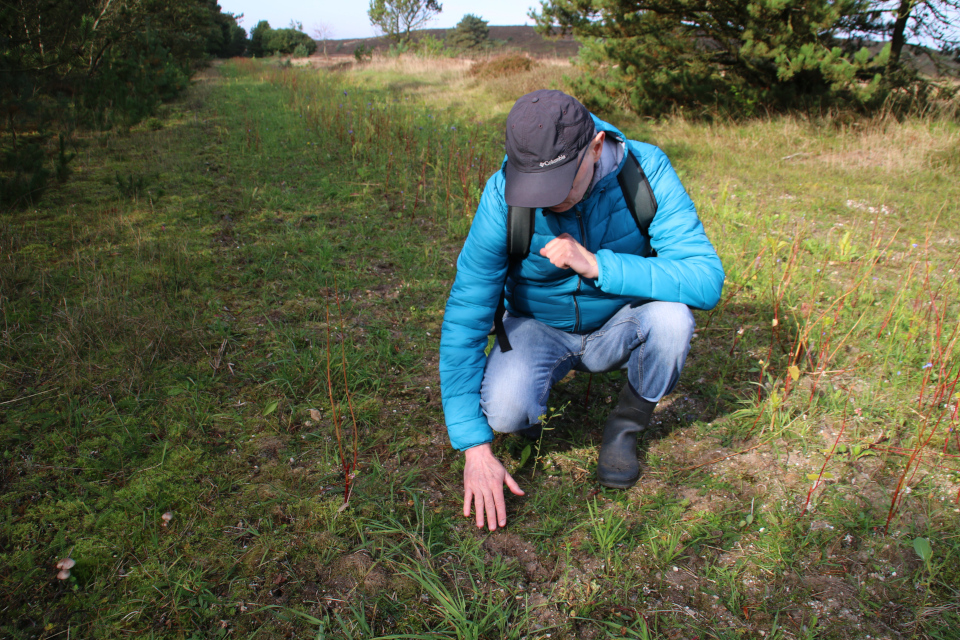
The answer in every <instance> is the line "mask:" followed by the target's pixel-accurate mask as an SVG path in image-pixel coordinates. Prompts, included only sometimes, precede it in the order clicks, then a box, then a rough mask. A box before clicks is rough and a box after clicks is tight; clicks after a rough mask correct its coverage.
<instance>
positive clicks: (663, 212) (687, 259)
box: [596, 141, 724, 309]
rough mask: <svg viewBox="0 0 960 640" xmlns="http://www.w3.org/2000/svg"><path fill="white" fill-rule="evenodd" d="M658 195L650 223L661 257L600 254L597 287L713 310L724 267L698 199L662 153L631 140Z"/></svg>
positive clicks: (655, 194) (652, 240) (601, 252)
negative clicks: (696, 204) (702, 219)
mask: <svg viewBox="0 0 960 640" xmlns="http://www.w3.org/2000/svg"><path fill="white" fill-rule="evenodd" d="M629 144H630V149H631V151H633V153H634V155H635V156H636V157H637V159H638V160H640V163H641V166H642V167H643V170H644V172H645V173H646V174H647V179H648V180H649V181H650V186H651V187H652V189H653V194H654V197H655V198H656V199H657V214H656V216H654V218H653V221H652V222H651V223H650V244H651V245H652V246H653V248H654V249H656V251H657V256H656V257H651V258H645V257H642V256H636V255H631V254H625V253H614V252H612V251H610V250H608V249H601V250H600V251H598V252H597V254H596V255H597V265H598V268H599V272H600V274H599V276H598V277H597V286H598V287H599V288H600V289H601V290H603V291H606V292H608V293H611V294H614V295H620V296H627V297H631V298H641V299H649V300H663V301H666V302H682V303H684V304H687V305H689V306H691V307H694V308H697V309H712V308H713V307H714V306H716V304H717V302H719V300H720V291H721V289H722V288H723V278H724V274H723V266H722V265H721V264H720V258H719V257H718V256H717V252H716V250H715V249H714V248H713V245H712V244H711V243H710V240H709V239H707V236H706V234H705V233H704V231H703V225H702V224H701V223H700V219H699V218H698V217H697V211H696V208H695V207H694V204H693V201H692V200H691V199H690V196H688V195H687V192H686V190H685V189H684V188H683V185H682V184H681V183H680V178H679V177H678V176H677V173H676V172H675V171H674V170H673V167H672V166H671V165H670V161H669V160H668V159H667V156H666V154H664V153H663V152H662V151H661V150H660V149H658V148H657V147H654V146H652V145H648V144H643V143H638V142H634V141H630V142H629Z"/></svg>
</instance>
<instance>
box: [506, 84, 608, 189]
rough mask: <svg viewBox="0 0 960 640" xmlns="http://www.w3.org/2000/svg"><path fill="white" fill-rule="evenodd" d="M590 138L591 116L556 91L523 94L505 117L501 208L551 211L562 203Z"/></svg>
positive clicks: (583, 108)
mask: <svg viewBox="0 0 960 640" xmlns="http://www.w3.org/2000/svg"><path fill="white" fill-rule="evenodd" d="M593 136H594V126H593V118H591V117H590V112H589V111H587V108H586V107H584V106H583V105H582V104H580V102H579V101H578V100H577V99H576V98H574V97H572V96H568V95H567V94H565V93H563V92H562V91H552V90H549V89H539V90H537V91H534V92H532V93H528V94H527V95H525V96H523V97H522V98H520V99H519V100H517V102H516V103H515V104H514V105H513V108H512V109H511V110H510V114H509V115H508V116H507V140H506V148H507V176H506V177H507V180H506V193H505V196H506V199H507V204H508V205H510V206H514V207H552V206H554V205H557V204H560V203H561V202H563V200H564V198H566V197H567V194H568V193H570V188H571V187H572V186H573V179H574V178H575V177H576V175H577V169H579V167H580V163H579V162H577V157H578V156H579V155H580V152H581V151H583V150H584V149H585V148H586V147H587V145H588V144H589V143H590V140H591V139H592V138H593Z"/></svg>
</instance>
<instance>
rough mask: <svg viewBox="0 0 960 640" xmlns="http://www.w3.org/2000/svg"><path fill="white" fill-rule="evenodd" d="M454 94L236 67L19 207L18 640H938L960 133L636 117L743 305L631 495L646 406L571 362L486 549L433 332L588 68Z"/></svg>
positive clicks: (0, 597) (712, 331)
mask: <svg viewBox="0 0 960 640" xmlns="http://www.w3.org/2000/svg"><path fill="white" fill-rule="evenodd" d="M465 70H466V64H465V63H462V62H458V61H454V60H449V61H448V60H442V61H438V62H434V61H431V62H430V64H427V63H425V62H424V61H422V60H409V61H408V60H404V59H398V60H381V61H374V62H372V63H370V64H369V65H364V66H363V67H361V68H358V69H357V70H355V71H351V72H336V73H333V72H323V71H321V72H317V71H310V70H297V69H290V68H288V69H279V68H277V67H276V66H271V65H269V64H267V63H264V62H261V61H252V60H240V61H236V62H231V63H229V64H226V65H223V66H221V67H217V68H216V69H213V70H210V71H208V72H207V73H206V75H205V76H204V77H203V81H202V82H198V83H196V84H194V85H193V86H192V87H191V88H190V90H189V92H188V93H187V94H186V97H185V98H182V99H180V101H179V102H177V103H176V106H175V108H174V109H172V110H170V111H169V112H166V113H164V114H162V122H160V124H161V125H162V126H154V125H152V124H148V123H144V124H142V125H139V126H135V127H133V128H132V129H131V130H130V132H129V135H125V136H118V135H115V134H111V133H104V134H98V135H94V134H89V133H86V134H83V135H81V136H79V138H80V139H79V141H78V145H79V146H78V148H77V156H76V158H75V159H74V160H73V161H72V162H71V164H70V166H71V169H73V170H74V171H75V177H74V178H73V179H72V180H70V181H69V182H67V183H66V185H64V186H59V187H55V188H54V187H51V188H50V190H49V192H48V194H47V197H46V198H45V200H44V201H43V202H42V203H41V204H40V205H38V206H36V207H32V208H30V209H28V210H24V211H19V212H15V213H12V214H10V215H8V216H5V217H3V218H0V252H2V253H0V255H2V256H3V257H4V259H3V260H2V261H0V313H2V316H3V318H2V322H3V324H2V325H0V363H2V366H0V450H2V454H0V513H2V514H3V517H2V518H0V610H2V611H3V615H2V616H0V635H3V636H4V637H11V638H18V639H19V638H40V637H54V636H58V635H59V636H66V635H67V633H69V634H70V635H71V637H81V636H82V637H103V638H119V637H127V636H130V635H142V636H146V635H150V634H152V635H154V636H160V637H191V636H198V637H203V636H218V635H221V636H234V637H250V636H254V637H283V636H294V637H300V636H309V637H316V636H318V635H319V636H320V637H331V638H376V637H398V636H406V637H421V638H433V637H465V638H469V637H474V638H486V637H508V638H510V637H515V638H522V637H527V638H546V637H547V635H548V634H549V635H550V637H552V638H603V637H630V638H690V637H695V636H697V637H701V638H704V637H709V638H735V637H736V638H755V639H759V638H761V637H765V638H782V639H788V638H818V639H823V640H831V639H836V640H841V639H846V638H851V637H866V636H867V635H869V636H871V637H873V638H878V637H885V638H890V639H891V640H892V639H901V638H952V637H953V636H954V635H955V629H956V625H957V624H958V622H960V610H958V608H957V604H956V603H957V598H958V592H957V586H956V585H957V584H960V572H958V567H960V563H958V562H957V561H956V560H957V558H958V557H960V538H958V535H957V534H958V527H957V515H956V514H957V511H956V510H957V509H958V508H960V505H958V504H957V501H958V499H960V464H958V460H960V441H958V439H957V433H958V427H960V425H958V404H960V396H958V391H960V389H957V386H956V385H957V380H958V375H960V361H958V358H957V351H956V349H957V347H958V344H957V342H958V335H960V333H958V332H960V325H958V324H957V318H958V316H960V307H958V305H960V271H958V269H960V264H958V259H957V250H956V247H957V242H958V241H960V238H958V236H957V231H956V230H957V229H958V228H960V209H958V205H957V203H958V202H960V187H958V185H957V183H956V180H955V179H954V173H955V170H954V169H955V166H956V162H955V158H956V156H957V154H956V149H957V148H958V141H960V128H958V127H957V125H956V124H954V123H952V122H950V121H947V120H937V119H933V118H928V119H912V120H906V121H903V122H898V121H896V120H895V119H893V118H889V117H878V118H874V119H858V120H855V121H852V122H850V121H847V120H844V119H843V118H845V117H846V116H843V118H837V119H831V118H829V117H824V118H823V119H822V120H820V121H813V120H805V119H801V118H792V117H783V118H766V119H758V120H755V121H750V122H746V123H728V122H723V121H717V122H714V123H713V124H702V123H699V124H698V123H694V122H690V121H686V120H683V119H679V118H677V119H666V120H663V121H659V122H652V121H647V120H639V119H636V118H635V117H632V116H627V115H623V114H620V115H617V116H615V118H616V119H615V120H614V122H615V123H616V124H617V125H618V126H620V127H621V128H622V129H623V130H624V131H625V132H626V133H628V134H629V135H631V137H634V138H638V139H641V140H646V141H649V142H653V143H655V144H658V145H660V146H661V147H663V148H664V149H665V150H666V151H667V153H668V154H669V156H670V158H671V160H672V161H673V164H674V166H675V168H677V170H678V172H679V173H680V175H681V177H682V179H683V180H684V183H685V185H686V187H687V189H688V191H689V192H690V193H691V195H692V196H693V198H694V200H695V201H696V202H697V204H698V207H699V210H700V213H701V217H702V219H703V221H704V224H705V226H706V229H707V232H708V234H709V235H710V237H711V239H712V240H713V241H714V243H715V245H716V246H717V248H718V251H719V253H720V255H721V257H722V259H723V260H724V264H725V267H726V270H727V282H726V285H725V290H724V296H723V301H722V303H721V304H720V306H718V307H717V309H715V310H714V311H712V312H709V313H702V314H698V317H697V322H698V330H697V335H696V337H695V339H694V342H693V345H692V350H691V354H690V359H689V361H688V363H687V367H686V369H685V371H684V374H683V378H682V379H681V382H680V386H679V388H678V389H677V390H676V392H675V393H674V394H673V395H671V396H670V397H668V398H666V399H665V400H664V401H663V402H662V403H661V405H660V407H659V408H658V412H657V414H656V416H655V418H654V423H655V425H656V427H657V428H656V430H655V433H653V434H651V437H650V438H649V439H648V440H647V442H646V443H645V444H644V453H643V466H644V476H643V478H642V479H641V481H640V484H639V485H638V486H637V487H635V488H634V489H631V490H629V491H626V492H616V491H609V490H605V489H602V488H600V487H599V486H598V485H596V484H595V482H594V475H593V467H594V466H595V461H596V448H597V445H598V443H599V437H600V433H601V430H602V425H603V420H604V418H605V417H606V414H607V411H608V410H609V408H610V406H612V401H613V398H614V397H615V396H616V390H617V389H618V388H619V387H620V386H621V384H622V380H621V379H620V378H619V375H618V374H609V375H607V376H593V378H592V379H591V378H589V377H588V376H584V375H579V374H578V375H572V376H570V377H569V378H568V379H566V380H564V381H562V382H561V383H560V384H559V385H558V386H557V388H556V391H555V393H554V396H553V397H552V403H553V405H554V407H555V408H557V407H565V408H564V409H563V410H562V412H561V411H559V410H558V411H556V412H554V414H555V415H554V417H552V418H551V420H550V427H551V430H550V431H549V432H548V433H547V434H546V435H545V436H544V438H543V440H542V441H541V442H540V443H539V445H538V446H537V448H536V451H535V452H534V450H533V449H527V447H528V444H529V443H528V442H526V441H523V440H521V439H520V438H517V437H503V438H500V439H498V440H497V441H496V443H495V446H496V452H497V454H498V455H499V456H500V457H501V459H504V460H505V461H506V462H507V464H508V466H509V467H510V470H511V472H512V473H513V474H514V476H515V477H516V478H517V479H518V481H519V482H520V483H521V485H522V486H523V488H524V489H525V490H526V491H527V496H526V497H524V498H516V497H510V498H509V499H508V504H509V508H510V513H511V524H510V525H509V527H508V528H507V529H506V530H503V531H498V532H497V533H495V534H492V535H488V534H486V533H485V532H482V531H478V530H477V529H476V528H475V527H474V526H473V525H472V524H471V522H470V521H469V520H464V519H463V518H462V516H461V515H460V511H461V509H462V503H461V500H462V497H461V495H460V493H459V483H460V474H461V473H462V457H461V456H459V455H457V454H455V453H454V452H452V451H451V450H450V448H449V444H448V441H447V438H446V434H445V431H444V428H443V418H442V412H441V408H440V403H439V388H438V383H437V372H436V361H437V346H438V343H439V327H440V321H441V318H442V312H443V306H444V303H445V300H446V295H447V293H448V290H449V286H450V284H451V282H452V279H453V275H454V269H455V260H456V256H457V253H458V251H459V248H460V244H461V243H462V240H463V237H464V235H465V234H466V232H467V230H468V228H469V223H470V217H471V214H472V210H473V208H474V207H475V205H476V198H477V197H478V194H479V192H480V188H481V185H482V184H483V182H484V181H485V179H486V177H487V176H488V175H489V174H490V173H491V172H492V171H494V170H496V168H497V167H498V166H499V164H500V162H501V160H502V157H503V155H502V154H503V151H502V121H503V117H504V116H505V114H506V111H507V110H508V109H509V106H510V105H511V104H512V101H513V99H515V97H516V96H517V95H519V92H520V91H521V89H523V88H524V85H525V83H527V82H531V81H532V80H531V78H536V79H538V80H537V81H539V82H548V81H556V82H559V76H560V75H562V74H563V72H564V68H563V67H559V66H556V65H548V64H543V65H542V66H541V67H538V68H535V69H531V70H529V71H526V72H521V73H518V74H517V75H514V76H509V77H507V78H499V79H496V80H490V81H487V80H482V79H477V78H472V77H468V76H467V73H466V71H465ZM548 73H551V74H553V75H552V76H548V75H537V74H548ZM430 74H433V76H432V78H433V79H432V80H431V75H430ZM441 74H443V75H441ZM440 78H442V79H440ZM159 117H161V116H158V118H159ZM334 278H335V279H336V280H335V281H334ZM338 299H339V301H340V304H341V311H342V316H341V312H337V311H334V310H335V309H336V301H337V300H338ZM328 308H329V310H330V313H329V317H328V315H327V309H328ZM328 362H329V365H328ZM344 373H345V375H344ZM351 403H352V409H353V415H354V416H355V419H356V425H357V428H358V431H357V434H358V440H359V447H358V455H357V462H356V466H353V464H352V452H351V450H350V447H351V446H352V444H351V442H350V438H352V428H353V427H352V424H353V419H352V418H349V419H347V418H345V416H350V415H351V411H350V410H351V406H350V405H351ZM338 417H339V420H340V423H339V424H340V425H341V428H342V429H343V430H342V431H341V438H342V442H343V444H344V447H343V453H341V450H340V447H339V446H338V443H337V437H336V428H337V427H336V425H337V424H338V422H337V421H338ZM524 451H527V452H526V454H524ZM353 474H355V475H353ZM348 482H349V484H350V489H349V502H348V503H347V504H346V505H345V498H346V497H347V496H346V490H347V487H346V485H347V484H348ZM921 540H922V541H923V542H920V541H921ZM68 565H69V566H68ZM61 576H62V577H61ZM68 630H69V631H68Z"/></svg>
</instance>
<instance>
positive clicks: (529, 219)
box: [493, 207, 535, 352]
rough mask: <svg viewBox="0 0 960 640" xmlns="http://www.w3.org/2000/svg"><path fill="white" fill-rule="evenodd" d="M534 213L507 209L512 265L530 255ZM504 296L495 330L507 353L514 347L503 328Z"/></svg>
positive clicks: (518, 208)
mask: <svg viewBox="0 0 960 640" xmlns="http://www.w3.org/2000/svg"><path fill="white" fill-rule="evenodd" d="M534 213H535V210H534V209H532V208H530V207H509V208H508V209H507V257H508V258H509V260H510V264H514V263H515V262H519V261H520V260H523V259H524V258H526V257H527V255H528V254H529V253H530V240H531V239H532V238H533V224H534V223H533V220H534ZM503 295H504V292H503V291H501V292H500V302H499V304H497V310H496V311H495V312H494V314H493V330H494V333H496V334H497V341H498V342H499V343H500V351H503V352H507V351H510V350H511V349H512V348H513V347H511V346H510V339H509V338H507V331H506V329H504V327H503V314H504V313H506V305H505V303H504V300H503Z"/></svg>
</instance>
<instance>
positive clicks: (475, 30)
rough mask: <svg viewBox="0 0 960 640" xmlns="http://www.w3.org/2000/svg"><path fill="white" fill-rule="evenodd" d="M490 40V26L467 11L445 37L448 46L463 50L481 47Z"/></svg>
mask: <svg viewBox="0 0 960 640" xmlns="http://www.w3.org/2000/svg"><path fill="white" fill-rule="evenodd" d="M489 42H490V28H489V27H487V21H486V20H482V19H481V18H480V17H479V16H475V15H473V14H472V13H468V14H466V15H465V16H463V18H462V19H461V20H460V22H458V23H457V26H456V27H454V29H453V30H452V31H451V32H450V34H449V35H448V36H447V38H446V44H447V46H448V47H451V48H454V49H463V50H465V51H469V50H475V49H482V48H483V47H485V46H486V45H487V44H488V43H489Z"/></svg>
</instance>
